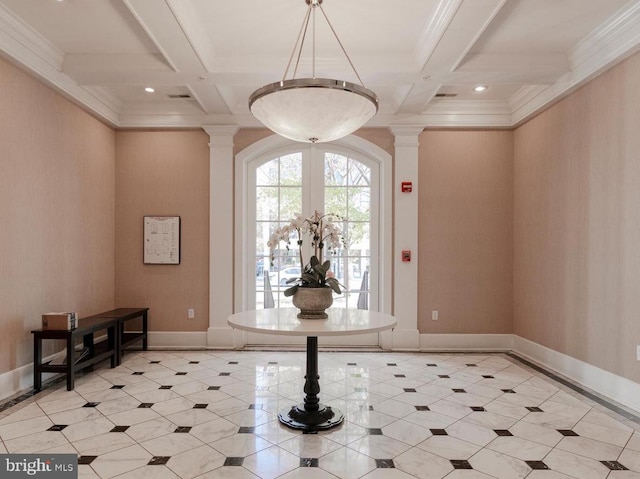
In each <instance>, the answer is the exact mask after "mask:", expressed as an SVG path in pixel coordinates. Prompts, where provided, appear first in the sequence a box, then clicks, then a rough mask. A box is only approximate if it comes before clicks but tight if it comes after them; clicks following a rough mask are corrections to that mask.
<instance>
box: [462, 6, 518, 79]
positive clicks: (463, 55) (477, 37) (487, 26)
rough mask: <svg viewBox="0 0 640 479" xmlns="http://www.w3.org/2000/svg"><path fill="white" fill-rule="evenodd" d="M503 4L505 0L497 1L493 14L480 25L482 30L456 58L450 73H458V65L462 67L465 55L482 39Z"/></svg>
mask: <svg viewBox="0 0 640 479" xmlns="http://www.w3.org/2000/svg"><path fill="white" fill-rule="evenodd" d="M505 3H507V0H500V1H499V3H498V4H497V5H496V7H495V8H494V9H493V12H491V15H489V16H488V17H487V20H486V21H485V22H484V25H482V28H480V30H478V33H477V35H476V36H475V37H474V38H473V40H472V41H471V42H469V45H468V46H467V48H465V49H464V51H463V52H462V54H461V55H460V56H459V57H458V59H457V60H456V62H455V63H454V64H453V66H452V67H451V70H450V71H452V72H455V71H458V68H460V65H462V63H463V62H464V60H465V58H467V55H468V54H469V52H470V51H471V50H472V49H473V47H474V46H475V45H476V43H477V42H478V40H479V39H480V37H482V35H484V32H485V30H486V29H487V28H489V25H491V22H493V19H494V18H496V15H498V12H500V10H502V7H504V4H505Z"/></svg>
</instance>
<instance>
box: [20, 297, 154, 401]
mask: <svg viewBox="0 0 640 479" xmlns="http://www.w3.org/2000/svg"><path fill="white" fill-rule="evenodd" d="M148 311H149V308H118V309H113V310H111V311H106V312H104V313H99V314H94V315H93V316H89V317H86V318H80V319H79V320H78V325H77V327H76V329H69V330H64V329H62V330H60V329H36V330H33V331H31V333H32V334H33V388H34V389H35V390H40V389H42V373H64V374H66V375H67V390H68V391H71V390H72V389H73V388H74V382H75V373H76V372H77V371H80V370H82V369H84V368H86V367H87V366H91V365H93V364H95V363H98V362H100V361H104V360H105V359H110V360H111V367H112V368H114V367H116V366H118V365H120V363H121V362H122V356H123V354H124V350H125V347H127V346H129V345H131V344H133V343H135V342H138V341H142V349H143V350H145V351H146V349H147V313H148ZM136 318H141V319H142V330H141V331H133V332H130V331H127V330H126V329H125V323H126V322H127V321H130V320H132V319H136ZM103 330H106V331H107V338H106V339H105V340H103V341H99V342H97V343H96V342H95V341H94V334H95V333H96V332H97V331H103ZM80 338H82V345H83V349H85V350H86V351H82V352H83V354H86V355H84V356H83V357H80V358H79V359H77V358H76V355H77V354H79V353H80V351H77V350H76V342H77V341H78V340H79V339H80ZM45 339H54V340H55V339H57V340H60V339H62V340H65V341H66V346H67V355H66V361H65V364H51V362H46V363H44V364H43V363H42V341H43V340H45Z"/></svg>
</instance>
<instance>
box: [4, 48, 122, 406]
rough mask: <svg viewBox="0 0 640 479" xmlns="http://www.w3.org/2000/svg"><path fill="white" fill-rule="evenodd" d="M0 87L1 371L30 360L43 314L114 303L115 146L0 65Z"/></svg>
mask: <svg viewBox="0 0 640 479" xmlns="http://www.w3.org/2000/svg"><path fill="white" fill-rule="evenodd" d="M0 84H1V85H2V86H1V87H0V145H2V148H1V150H0V151H1V153H0V155H1V157H0V165H1V167H0V171H1V173H0V218H2V234H0V271H1V272H2V273H1V274H0V337H1V339H0V342H1V343H2V345H1V346H0V374H2V373H4V372H7V371H10V370H13V369H16V368H17V367H19V366H22V365H25V364H29V363H30V362H31V361H32V357H33V356H32V355H33V340H32V337H31V334H30V331H31V330H32V329H37V328H39V327H40V325H41V315H42V313H46V312H49V311H77V312H78V313H79V314H80V315H81V316H85V315H89V314H94V313H98V312H100V311H103V310H105V309H110V308H112V307H113V305H114V273H113V264H114V231H115V207H114V191H115V150H114V132H113V130H112V129H111V128H109V127H107V126H105V125H104V124H102V123H100V122H99V121H97V120H96V119H94V118H93V117H92V116H90V115H89V114H87V113H85V112H84V111H82V110H81V109H79V108H78V107H77V106H75V105H73V104H72V103H70V102H69V101H68V100H66V99H65V98H63V97H62V96H60V95H59V94H57V93H55V92H54V91H53V90H52V89H51V88H49V87H47V86H45V85H43V84H42V83H40V82H39V81H37V80H35V79H34V78H33V77H31V76H29V75H27V74H25V73H24V72H22V71H21V70H18V69H17V68H15V67H14V66H13V65H11V64H9V63H7V62H5V61H4V60H1V59H0ZM48 343H51V342H48ZM49 346H51V345H49ZM52 351H53V349H52V348H51V347H47V350H46V351H45V353H50V352H52ZM17 386H18V385H16V387H17ZM2 396H3V394H2V392H1V391H0V397H2Z"/></svg>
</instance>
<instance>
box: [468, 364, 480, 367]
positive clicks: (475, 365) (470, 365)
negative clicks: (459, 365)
mask: <svg viewBox="0 0 640 479" xmlns="http://www.w3.org/2000/svg"><path fill="white" fill-rule="evenodd" d="M467 367H469V368H477V367H478V365H477V364H467Z"/></svg>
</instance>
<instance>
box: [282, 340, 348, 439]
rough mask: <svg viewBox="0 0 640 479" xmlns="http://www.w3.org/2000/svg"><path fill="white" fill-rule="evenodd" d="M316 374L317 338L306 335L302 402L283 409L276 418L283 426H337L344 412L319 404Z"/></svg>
mask: <svg viewBox="0 0 640 479" xmlns="http://www.w3.org/2000/svg"><path fill="white" fill-rule="evenodd" d="M319 379H320V376H319V375H318V338H317V337H316V336H308V337H307V374H306V376H305V383H304V393H305V397H304V403H303V404H299V405H297V406H293V407H292V408H290V409H285V410H284V411H281V412H280V413H279V414H278V419H279V420H280V422H281V423H282V424H284V425H285V426H289V427H291V428H294V429H302V430H304V431H323V430H326V429H330V428H332V427H335V426H338V425H339V424H341V423H342V421H344V414H342V412H341V411H340V410H338V409H334V408H332V407H330V406H325V405H323V404H320V400H319V398H318V394H319V393H320V383H319V381H318V380H319Z"/></svg>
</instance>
